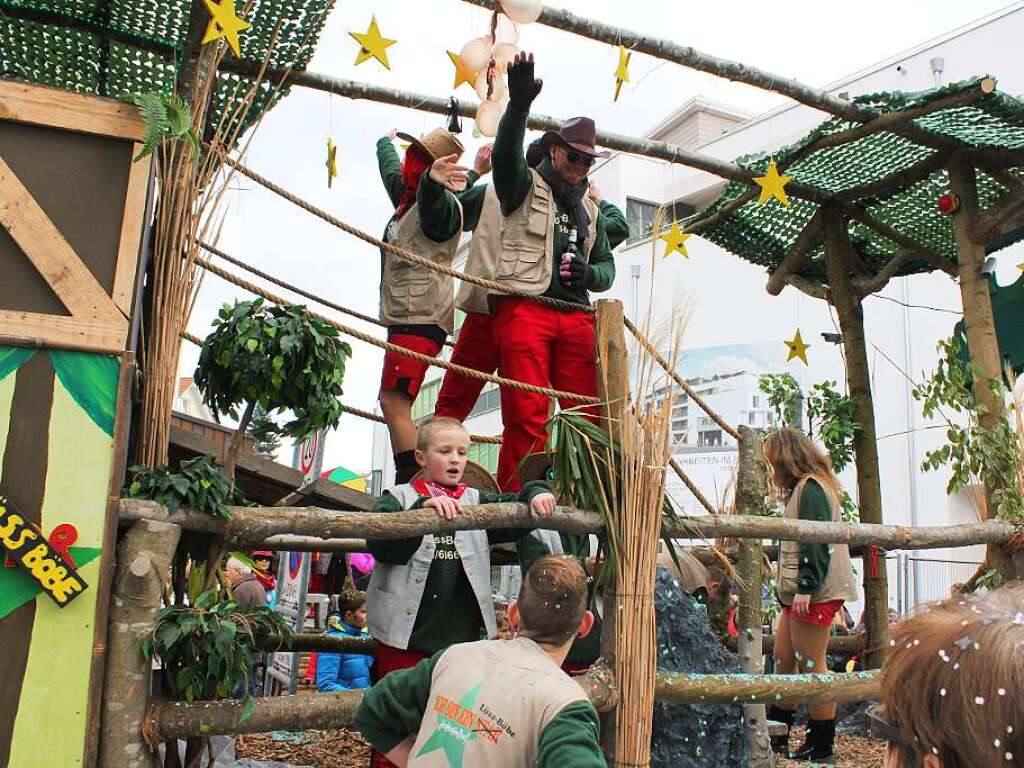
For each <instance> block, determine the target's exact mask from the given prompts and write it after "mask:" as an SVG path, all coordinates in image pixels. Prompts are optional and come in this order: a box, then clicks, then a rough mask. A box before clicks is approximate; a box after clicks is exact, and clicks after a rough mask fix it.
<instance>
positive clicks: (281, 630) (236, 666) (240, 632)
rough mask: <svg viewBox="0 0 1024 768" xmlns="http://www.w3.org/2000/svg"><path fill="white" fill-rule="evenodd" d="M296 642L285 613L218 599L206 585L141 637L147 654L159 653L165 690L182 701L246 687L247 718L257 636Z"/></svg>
mask: <svg viewBox="0 0 1024 768" xmlns="http://www.w3.org/2000/svg"><path fill="white" fill-rule="evenodd" d="M275 636H277V637H281V638H283V639H284V641H285V645H288V644H289V643H290V642H291V636H292V633H291V628H290V627H289V626H288V623H287V622H286V621H285V618H284V616H283V615H282V614H279V613H276V612H274V611H272V610H271V609H269V608H267V607H266V606H255V607H245V606H240V605H238V604H237V603H234V602H232V601H230V600H229V601H224V602H218V600H217V590H213V589H211V590H207V591H206V592H203V593H202V594H201V595H199V597H198V598H197V599H196V601H195V603H194V604H193V605H172V606H169V607H167V608H164V609H163V610H162V611H161V612H160V615H159V616H158V617H157V622H156V626H155V627H154V629H153V632H152V633H151V634H150V635H149V636H148V637H145V638H143V639H142V641H141V650H142V655H143V656H144V657H145V658H146V659H147V660H151V659H152V658H153V657H154V656H156V657H158V658H159V659H160V661H161V663H162V665H163V676H164V681H165V690H166V692H167V694H168V696H169V697H170V698H171V699H174V700H177V701H201V700H211V699H227V698H232V697H233V695H234V693H235V692H236V691H237V690H238V689H239V687H242V686H244V690H245V691H246V697H245V703H244V707H243V713H242V720H245V719H246V718H247V717H248V716H249V715H250V714H251V713H252V706H253V699H252V695H251V693H250V691H251V689H252V687H251V682H250V680H251V676H252V672H253V665H254V661H255V659H254V655H255V653H256V648H257V645H258V642H259V641H260V640H261V639H265V638H268V637H275Z"/></svg>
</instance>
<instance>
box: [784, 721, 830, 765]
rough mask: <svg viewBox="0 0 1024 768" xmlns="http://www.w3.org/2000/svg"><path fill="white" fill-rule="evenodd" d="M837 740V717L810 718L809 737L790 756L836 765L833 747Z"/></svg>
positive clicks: (819, 763) (821, 763)
mask: <svg viewBox="0 0 1024 768" xmlns="http://www.w3.org/2000/svg"><path fill="white" fill-rule="evenodd" d="M835 740H836V719H835V718H834V717H833V718H832V719H831V720H808V721H807V739H806V740H805V741H804V745H803V746H802V747H800V748H799V749H797V750H796V751H794V752H793V753H792V754H791V755H790V758H791V759H793V760H807V761H809V762H811V763H816V764H818V765H834V764H835V759H834V757H833V754H832V747H833V745H834V744H835Z"/></svg>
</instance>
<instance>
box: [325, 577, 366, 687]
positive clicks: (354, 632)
mask: <svg viewBox="0 0 1024 768" xmlns="http://www.w3.org/2000/svg"><path fill="white" fill-rule="evenodd" d="M338 608H339V610H340V613H332V614H331V615H330V616H328V617H327V634H328V635H330V636H332V637H369V636H370V633H369V632H367V631H366V593H365V592H345V593H343V594H342V595H341V597H340V600H339V606H338ZM371 666H373V656H372V655H370V654H363V653H321V654H319V658H318V660H317V667H316V689H317V690H318V691H326V692H330V691H347V690H350V689H352V688H369V687H370V685H371V683H370V667H371Z"/></svg>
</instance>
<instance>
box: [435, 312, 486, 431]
mask: <svg viewBox="0 0 1024 768" xmlns="http://www.w3.org/2000/svg"><path fill="white" fill-rule="evenodd" d="M493 322H494V318H493V317H492V316H491V315H477V314H469V313H467V314H466V319H465V320H463V322H462V327H461V328H459V337H458V338H457V339H456V340H455V349H454V350H452V362H453V363H455V364H456V365H461V366H462V367H464V368H472V369H473V370H476V371H483V372H484V373H494V372H495V371H496V370H498V350H497V348H496V347H495V344H494V333H493V332H492V329H491V326H492V324H493ZM486 383H487V382H485V381H483V380H482V379H471V378H469V377H468V376H463V375H462V374H460V373H455V371H445V373H444V381H443V382H441V391H440V392H439V393H438V395H437V404H436V405H435V406H434V416H438V417H441V416H447V417H449V418H452V419H458V420H459V421H465V420H466V417H467V416H469V412H470V411H472V410H473V406H474V405H476V401H477V398H479V397H480V390H482V389H483V388H484V384H486Z"/></svg>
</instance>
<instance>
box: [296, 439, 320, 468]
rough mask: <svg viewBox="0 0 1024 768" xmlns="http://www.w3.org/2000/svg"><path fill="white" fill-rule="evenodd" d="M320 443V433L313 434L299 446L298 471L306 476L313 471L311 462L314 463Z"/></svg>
mask: <svg viewBox="0 0 1024 768" xmlns="http://www.w3.org/2000/svg"><path fill="white" fill-rule="evenodd" d="M319 443H320V433H319V432H314V433H313V434H311V435H310V436H309V437H307V438H306V439H305V440H303V441H302V445H300V446H299V471H300V472H302V474H303V475H308V474H309V473H310V471H311V470H312V469H313V462H315V461H316V451H317V446H318V445H319Z"/></svg>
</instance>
